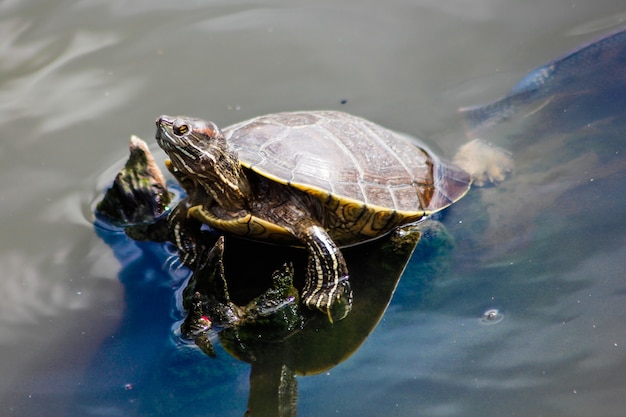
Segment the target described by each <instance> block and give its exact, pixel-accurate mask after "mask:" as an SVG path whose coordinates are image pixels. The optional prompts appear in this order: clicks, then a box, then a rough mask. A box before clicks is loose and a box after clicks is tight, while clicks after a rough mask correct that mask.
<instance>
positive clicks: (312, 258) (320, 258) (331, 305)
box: [300, 225, 352, 322]
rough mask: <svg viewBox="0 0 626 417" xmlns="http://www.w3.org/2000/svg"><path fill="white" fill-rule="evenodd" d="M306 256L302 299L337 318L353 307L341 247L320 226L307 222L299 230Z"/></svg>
mask: <svg viewBox="0 0 626 417" xmlns="http://www.w3.org/2000/svg"><path fill="white" fill-rule="evenodd" d="M300 238H301V239H302V241H303V243H304V245H305V246H306V249H307V251H308V252H309V258H308V262H307V272H306V282H305V285H304V288H303V290H302V302H303V303H304V305H306V306H307V307H309V308H315V309H318V310H320V311H322V312H323V313H325V314H327V315H328V319H329V320H330V321H331V322H333V321H339V320H341V319H343V318H344V317H346V316H347V315H348V313H349V312H350V310H351V308H352V289H351V287H350V282H349V281H348V267H347V265H346V261H345V260H344V258H343V255H342V254H341V251H340V250H339V248H338V247H337V245H336V244H335V242H333V241H332V239H331V238H330V236H328V233H326V230H324V228H323V227H321V226H317V225H315V226H310V227H308V228H307V229H306V230H305V231H304V232H303V233H301V234H300Z"/></svg>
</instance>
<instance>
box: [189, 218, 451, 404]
mask: <svg viewBox="0 0 626 417" xmlns="http://www.w3.org/2000/svg"><path fill="white" fill-rule="evenodd" d="M430 223H431V222H427V224H420V225H407V226H402V227H400V228H398V229H396V230H395V231H393V232H392V233H390V234H389V235H387V236H385V237H383V238H382V239H378V240H376V241H373V242H369V243H365V244H363V245H359V246H358V247H352V248H347V249H346V250H345V257H346V262H347V264H348V265H350V269H351V271H352V276H353V278H354V283H353V287H354V291H355V293H356V294H357V295H358V296H357V297H355V299H354V304H353V309H352V311H351V313H350V314H349V315H348V316H347V317H346V318H345V319H343V320H341V321H338V322H334V323H330V322H329V321H328V320H326V318H324V317H323V316H321V315H319V314H315V313H314V312H311V311H309V310H308V309H302V308H301V305H300V303H299V300H298V292H297V291H296V290H295V288H294V286H293V279H294V269H293V268H292V266H291V262H294V263H295V264H302V265H304V264H305V263H306V258H305V257H304V256H302V253H300V252H299V251H295V250H288V251H287V252H288V253H287V254H285V250H284V248H280V247H277V246H271V245H258V244H255V243H254V242H251V241H245V240H241V239H229V240H228V242H227V244H225V238H224V237H223V236H222V237H220V238H219V239H218V241H217V243H216V244H215V245H214V246H212V247H210V248H209V247H208V246H209V245H208V241H206V240H204V239H202V240H201V241H200V244H199V245H198V247H199V248H200V250H201V251H202V254H201V257H200V258H199V259H202V260H203V262H198V265H199V268H196V269H194V270H193V275H192V277H191V278H190V280H189V282H188V285H187V287H186V288H185V290H184V291H183V305H184V307H185V308H186V309H187V310H188V314H187V316H186V318H185V321H184V323H183V324H182V326H181V335H182V337H183V338H185V339H188V340H193V341H194V342H195V344H196V345H198V346H199V347H200V348H201V349H202V350H203V351H204V353H206V354H207V355H209V356H212V357H215V356H216V354H215V351H214V350H213V345H212V343H211V340H212V339H213V340H216V339H218V338H219V341H220V345H221V346H222V347H223V348H224V349H225V350H226V351H227V352H228V353H229V354H231V355H232V356H234V357H236V358H237V359H239V360H242V361H245V362H247V363H249V364H250V365H251V373H250V394H249V398H248V410H249V411H248V413H247V414H246V415H254V416H295V415H297V412H296V410H297V399H298V382H297V379H296V375H311V374H317V373H320V372H324V371H327V370H328V369H330V368H332V367H334V366H335V365H337V364H339V363H340V362H342V361H344V360H346V359H347V358H348V357H349V356H350V355H351V354H352V353H354V352H355V351H356V350H357V349H358V348H359V346H360V345H361V344H362V343H363V342H364V340H365V339H366V338H367V336H368V335H369V334H370V333H371V331H372V330H373V329H374V328H375V326H376V325H377V323H378V322H379V320H380V319H381V317H382V315H383V314H384V312H385V310H386V308H387V306H388V304H389V301H390V300H391V297H392V295H393V292H394V290H395V287H396V285H397V283H398V280H399V279H400V276H401V275H402V272H403V270H404V268H405V265H406V264H407V262H408V260H409V259H410V257H411V254H412V253H413V250H414V249H415V247H416V245H417V242H418V241H419V238H420V235H421V233H422V230H424V229H428V228H429V224H430ZM205 243H206V246H205ZM428 243H429V242H426V245H428ZM241 253H246V254H248V256H250V257H251V262H247V263H242V262H240V255H241ZM272 253H273V255H274V256H269V255H270V254H272ZM225 254H227V255H229V256H225ZM298 255H300V256H298ZM283 260H287V261H286V262H285V264H283V266H282V267H279V268H278V269H277V270H276V271H274V273H273V274H271V275H272V286H271V288H270V289H268V290H265V291H264V292H262V294H261V295H260V296H258V297H256V298H255V299H254V300H253V301H251V302H249V303H248V304H247V305H246V306H243V307H240V306H237V305H236V304H235V303H234V302H233V301H232V300H233V299H235V298H241V297H240V293H242V292H247V291H248V287H249V286H255V287H257V288H259V290H258V291H263V290H262V288H263V285H261V284H259V283H258V281H259V279H262V278H263V277H262V276H261V277H259V276H258V275H259V273H258V270H259V268H263V267H265V268H271V265H276V263H277V262H279V264H280V262H282V261H283ZM433 261H438V262H441V259H437V260H433ZM261 275H264V274H261Z"/></svg>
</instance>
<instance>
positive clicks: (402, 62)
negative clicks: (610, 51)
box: [0, 0, 626, 417]
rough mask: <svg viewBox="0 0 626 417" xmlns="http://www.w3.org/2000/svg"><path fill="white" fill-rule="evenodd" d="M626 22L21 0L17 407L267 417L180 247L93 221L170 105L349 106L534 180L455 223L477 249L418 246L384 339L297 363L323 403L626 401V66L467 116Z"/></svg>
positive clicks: (3, 330)
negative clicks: (495, 150) (196, 330)
mask: <svg viewBox="0 0 626 417" xmlns="http://www.w3.org/2000/svg"><path fill="white" fill-rule="evenodd" d="M624 19H626V8H624V5H623V1H622V0H614V1H611V0H600V1H596V2H573V1H571V0H568V1H564V0H556V1H552V2H549V3H548V2H541V1H516V0H507V1H500V2H496V1H492V0H477V1H473V2H464V1H461V0H446V1H425V0H424V1H401V0H397V1H396V0H393V1H386V2H384V3H383V2H374V1H368V2H366V1H360V2H357V1H344V2H341V3H338V2H327V1H318V2H315V3H311V2H293V1H276V2H267V1H251V2H237V1H232V0H229V1H205V2H199V1H192V0H185V1H180V2H164V1H152V2H141V1H135V2H105V1H100V0H86V1H76V2H70V1H56V2H50V1H37V0H27V1H14V0H8V1H4V2H2V3H0V34H1V35H2V36H0V39H1V40H0V56H1V57H2V59H0V97H1V100H0V106H1V111H0V125H1V127H2V132H3V133H2V137H1V139H0V161H2V164H1V165H0V171H1V175H0V183H1V186H0V207H2V211H1V213H2V215H1V216H0V228H1V229H0V230H1V231H2V237H3V238H2V240H1V241H0V245H1V246H0V268H1V270H2V271H3V273H2V278H1V279H0V296H1V299H2V301H1V303H0V374H1V375H2V378H0V414H2V415H13V416H69V415H72V416H73V415H82V416H168V415H189V416H196V415H197V416H201V415H208V416H211V415H216V416H217V415H219V416H240V415H243V414H244V412H245V411H246V407H247V401H248V394H249V374H250V365H248V364H246V363H244V362H240V361H238V360H236V359H234V358H233V357H231V356H230V355H228V354H227V353H226V352H225V351H224V350H221V349H220V348H219V347H218V358H217V359H210V358H208V357H205V356H204V355H203V354H202V353H201V352H200V351H199V350H198V349H195V348H193V347H191V346H181V345H180V344H177V343H176V329H177V326H178V324H179V320H180V318H181V317H180V306H179V304H180V288H181V286H182V285H183V283H184V280H185V278H186V276H187V274H186V272H185V270H183V269H179V270H171V269H170V268H169V267H170V263H168V262H169V261H168V259H169V258H170V257H171V255H172V252H171V248H169V247H164V246H162V245H158V244H154V243H137V244H135V243H132V242H130V241H128V240H127V239H125V238H124V237H123V235H121V234H120V233H117V232H115V231H112V230H106V229H102V228H94V224H93V221H94V218H93V207H94V202H95V201H96V200H97V198H98V197H99V196H100V195H101V192H102V191H103V189H104V188H105V187H106V186H107V185H108V184H109V183H110V182H111V180H112V179H113V177H114V175H115V172H116V170H117V168H119V166H120V163H121V161H123V159H124V158H125V156H126V154H127V144H128V140H129V137H130V135H131V134H137V135H139V136H141V137H143V138H144V139H146V140H147V141H148V142H149V143H154V141H153V136H154V129H155V128H154V120H155V118H156V117H157V116H158V115H160V114H163V113H166V114H190V115H194V116H199V117H203V118H209V119H211V120H213V121H214V122H216V123H217V124H218V125H222V126H226V125H229V124H231V123H234V122H237V121H241V120H244V119H247V118H250V117H253V116H256V115H260V114H265V113H271V112H276V111H285V110H308V109H336V110H343V111H348V112H350V113H353V114H356V115H359V116H362V117H366V118H368V119H370V120H372V121H375V122H377V123H379V124H382V125H384V126H386V127H389V128H392V129H395V130H398V131H402V132H407V133H410V134H412V135H415V136H418V137H421V138H423V139H424V140H425V141H427V142H428V143H429V144H430V145H431V146H433V147H435V148H438V149H440V150H441V152H442V154H444V155H447V156H451V155H453V153H454V151H455V149H456V148H458V147H459V146H460V145H461V144H463V143H464V142H465V141H466V140H467V138H468V137H472V136H481V137H484V138H485V139H487V140H489V141H491V142H493V143H494V144H497V145H499V146H503V147H505V148H507V149H509V150H510V151H511V152H512V153H513V156H514V159H515V164H516V169H515V172H514V173H513V175H512V176H511V178H509V179H508V180H506V181H505V182H503V183H502V184H500V185H499V186H497V187H485V188H475V189H473V190H472V191H471V192H470V194H469V195H468V196H467V197H466V198H464V199H463V200H461V201H460V202H459V203H457V204H455V205H454V206H453V207H451V208H450V209H449V210H446V212H445V213H443V215H442V216H440V218H439V220H440V221H441V222H442V224H443V225H444V226H445V227H446V229H447V230H448V233H449V234H450V235H451V236H452V237H453V239H454V243H455V245H454V249H452V251H451V252H450V253H449V256H447V257H446V258H445V260H444V259H435V257H434V255H433V254H432V253H430V252H428V251H427V250H424V249H423V248H425V247H427V246H418V249H417V251H416V254H415V255H414V256H413V258H412V259H411V261H410V262H409V264H408V267H407V269H406V271H405V273H404V275H403V277H402V279H401V281H400V283H399V286H398V288H397V290H396V292H395V295H394V298H393V299H392V301H391V303H390V305H389V308H388V309H387V311H386V313H385V315H384V317H383V319H382V320H381V322H380V323H379V325H378V326H377V327H376V328H375V330H374V331H373V333H372V334H371V335H370V337H369V338H368V339H367V340H365V342H364V344H363V345H362V346H361V348H360V349H358V350H357V351H356V352H355V353H354V354H353V355H352V356H351V357H349V358H348V359H347V360H345V361H343V362H342V363H340V364H338V365H337V366H335V367H333V368H331V369H329V370H327V371H325V372H322V373H321V374H318V375H312V376H303V377H298V391H299V394H298V410H299V412H300V414H301V415H306V416H328V415H344V416H352V415H358V416H380V415H386V416H433V417H436V416H475V415H482V416H527V415H536V416H560V417H563V416H590V415H602V416H607V417H609V416H616V417H617V416H622V415H623V410H624V408H625V407H626V383H625V382H624V378H623V375H624V372H625V371H626V332H624V329H623V327H624V321H625V320H626V302H625V299H626V262H624V259H625V256H626V233H624V232H625V231H626V215H625V211H624V203H625V202H626V197H625V196H626V193H624V185H623V181H624V172H625V169H626V162H625V160H624V152H625V151H626V149H625V146H624V139H623V133H624V132H625V128H626V126H625V122H624V120H626V118H624V117H623V116H624V114H623V112H624V109H623V105H622V103H624V100H625V99H626V93H625V91H624V88H623V87H622V88H620V87H621V84H620V82H622V83H623V81H624V79H623V71H621V72H619V71H618V72H617V74H618V75H615V77H614V78H613V79H612V82H613V83H614V84H611V85H610V86H609V87H606V85H605V84H600V83H595V84H594V83H592V84H586V83H584V82H583V80H584V79H585V77H596V74H595V72H594V71H593V70H589V68H592V69H593V65H591V67H589V66H588V67H585V63H584V62H582V63H581V64H580V66H581V67H582V68H586V69H587V72H581V74H580V77H579V78H575V79H574V80H573V81H571V80H570V81H568V83H569V84H568V83H565V84H559V85H557V86H553V87H554V91H552V92H551V94H550V95H545V96H541V97H538V98H536V97H523V98H522V100H520V101H519V102H514V103H513V105H514V106H513V107H514V110H515V113H514V114H513V115H512V116H513V117H511V118H510V119H507V120H502V121H499V123H496V124H485V125H478V124H476V123H475V121H470V122H469V123H465V124H464V122H463V117H462V115H461V114H460V113H458V112H457V109H458V108H460V107H464V106H472V105H479V104H483V103H487V102H490V101H493V100H496V99H498V98H501V97H503V96H504V95H506V94H507V92H508V91H509V90H510V89H511V88H512V87H513V86H514V85H515V84H516V83H517V82H518V81H519V80H520V79H522V78H523V76H524V75H525V74H526V73H528V72H529V71H531V70H532V69H534V68H536V67H539V66H541V65H543V64H545V63H547V62H549V61H550V60H552V59H554V58H556V57H558V56H560V55H562V54H564V53H566V52H567V51H570V50H572V49H573V48H575V47H577V46H578V45H581V44H584V43H585V42H589V41H591V40H593V39H596V38H598V37H599V36H601V35H602V34H604V33H606V32H607V31H610V30H613V29H615V28H618V27H620V25H623V21H624ZM587 65H589V64H587ZM621 65H622V67H620V68H621V69H623V68H624V67H623V65H624V63H623V62H621ZM576 68H578V67H576ZM572 71H573V72H576V70H575V69H574V70H572ZM581 71H582V70H581ZM620 76H621V79H620V78H619V77H620ZM594 79H595V78H594ZM609 84H610V83H609ZM157 156H158V158H159V160H160V161H162V160H163V158H164V157H163V154H162V153H160V151H159V152H157ZM424 244H428V242H425V243H424ZM421 245H422V244H421ZM420 248H422V249H420ZM435 261H436V262H435ZM425 263H427V264H428V265H429V267H428V268H426V267H424V264H425ZM424 275H428V276H427V277H426V278H427V279H425V277H424ZM426 281H427V284H426V283H425V282H426ZM490 310H496V311H491V312H490Z"/></svg>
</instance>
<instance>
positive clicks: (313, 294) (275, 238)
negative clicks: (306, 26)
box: [156, 111, 511, 321]
mask: <svg viewBox="0 0 626 417" xmlns="http://www.w3.org/2000/svg"><path fill="white" fill-rule="evenodd" d="M156 140H157V142H158V144H159V146H160V147H161V148H163V150H165V152H166V153H167V154H168V156H169V157H170V161H169V162H168V165H167V166H168V169H169V170H170V171H171V172H172V174H173V175H174V176H175V177H176V178H177V179H178V181H179V182H180V183H181V185H182V186H183V187H184V188H185V190H186V191H187V193H188V196H187V197H186V199H185V200H184V201H183V202H181V203H180V204H179V206H178V208H177V210H176V212H175V213H173V215H172V219H173V221H172V222H171V229H172V230H173V231H174V241H175V242H176V244H177V246H178V249H179V251H180V253H181V255H182V256H181V258H182V259H183V261H184V262H185V263H188V264H191V265H193V264H195V262H197V257H198V255H199V251H198V250H197V247H196V244H195V243H194V242H195V241H196V239H195V238H194V235H195V234H197V233H198V232H199V230H200V227H201V225H202V224H206V225H208V226H210V227H212V228H214V229H217V230H221V231H224V232H227V233H230V234H233V235H237V236H243V237H247V238H251V239H256V240H266V241H272V242H282V243H287V244H290V245H297V246H303V247H304V248H305V249H306V251H307V254H308V261H307V267H306V280H305V285H304V287H303V289H302V293H301V298H302V301H303V303H304V304H305V305H306V306H308V307H310V308H314V309H315V308H316V309H319V310H321V311H323V312H324V313H326V314H327V315H328V317H329V319H330V320H331V321H333V319H334V320H338V319H342V318H344V317H345V316H346V315H347V314H348V312H349V311H350V308H351V304H352V289H351V286H350V284H349V281H348V268H347V265H346V262H345V260H344V256H343V254H342V252H341V250H340V249H339V248H340V247H344V246H350V245H354V244H357V243H362V242H365V241H368V240H372V239H375V238H378V237H380V236H383V235H385V234H387V233H389V232H390V231H392V230H394V229H395V228H397V227H399V226H401V225H404V224H409V223H415V222H418V221H420V220H421V219H424V218H425V217H427V216H429V215H430V214H432V213H435V212H437V211H439V210H442V209H444V208H446V207H448V206H449V205H450V204H452V203H454V202H455V201H457V200H458V199H460V198H461V197H463V196H464V195H465V193H466V192H467V191H468V190H469V187H470V184H471V183H472V181H475V182H477V183H483V182H486V181H488V180H491V181H497V180H501V179H503V178H504V176H505V173H506V172H507V171H509V170H510V169H511V161H510V158H509V157H508V155H506V153H504V152H501V151H499V150H497V149H495V148H490V147H488V146H484V145H483V144H482V143H481V142H480V141H474V142H470V143H468V144H466V145H465V146H464V147H462V148H461V150H460V151H459V153H458V155H457V157H456V158H455V161H454V162H455V164H448V163H445V162H443V161H441V160H439V159H438V158H437V157H436V156H435V155H434V154H433V153H431V152H429V151H428V150H427V149H426V148H425V147H422V146H417V145H416V144H415V143H414V142H413V141H411V140H410V139H408V138H406V137H404V136H402V135H400V134H397V133H395V132H393V131H391V130H388V129H385V128H383V127H381V126H378V125H376V124H374V123H372V122H369V121H367V120H364V119H361V118H358V117H355V116H352V115H349V114H346V113H341V112H335V111H323V112H322V111H319V112H314V111H311V112H294V113H278V114H271V115H267V116H262V117H257V118H255V119H251V120H249V121H245V122H242V123H239V124H237V125H234V126H231V127H229V128H226V129H224V131H221V130H220V129H219V128H218V127H217V126H216V125H215V124H214V123H212V122H209V121H204V120H200V119H193V118H188V117H170V116H161V117H160V118H159V119H158V120H157V133H156Z"/></svg>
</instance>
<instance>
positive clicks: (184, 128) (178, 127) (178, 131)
mask: <svg viewBox="0 0 626 417" xmlns="http://www.w3.org/2000/svg"><path fill="white" fill-rule="evenodd" d="M172 131H173V132H174V134H175V135H176V136H183V135H184V134H186V133H187V132H189V125H186V124H184V123H182V124H175V125H174V126H172Z"/></svg>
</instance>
